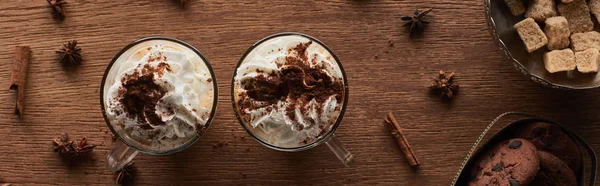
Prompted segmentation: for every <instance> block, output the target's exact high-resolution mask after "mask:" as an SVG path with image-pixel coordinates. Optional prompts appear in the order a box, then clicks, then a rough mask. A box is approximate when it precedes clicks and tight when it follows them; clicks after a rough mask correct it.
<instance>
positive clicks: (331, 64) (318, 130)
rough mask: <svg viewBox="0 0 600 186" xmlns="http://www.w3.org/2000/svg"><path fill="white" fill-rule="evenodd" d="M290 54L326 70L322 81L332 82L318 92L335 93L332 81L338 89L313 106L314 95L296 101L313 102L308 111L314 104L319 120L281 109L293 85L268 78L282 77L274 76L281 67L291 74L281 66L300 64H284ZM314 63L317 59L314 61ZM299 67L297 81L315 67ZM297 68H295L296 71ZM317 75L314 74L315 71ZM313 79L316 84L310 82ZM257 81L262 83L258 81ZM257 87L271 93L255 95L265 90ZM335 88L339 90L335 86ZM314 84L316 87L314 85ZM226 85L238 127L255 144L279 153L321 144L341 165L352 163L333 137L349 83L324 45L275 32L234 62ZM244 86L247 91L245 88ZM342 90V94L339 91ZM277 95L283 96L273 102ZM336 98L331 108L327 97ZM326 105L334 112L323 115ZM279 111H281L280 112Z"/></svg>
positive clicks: (304, 81) (346, 151)
mask: <svg viewBox="0 0 600 186" xmlns="http://www.w3.org/2000/svg"><path fill="white" fill-rule="evenodd" d="M298 47H300V48H301V49H299V48H298ZM302 47H304V48H302ZM294 50H296V51H294ZM309 50H310V52H311V54H314V55H309V52H307V51H309ZM300 53H302V54H300ZM291 54H294V55H297V56H296V58H295V59H303V60H304V61H305V62H304V64H309V62H308V61H311V60H312V65H313V67H309V68H321V67H322V68H323V69H321V70H324V71H325V70H328V71H327V72H326V74H328V76H325V77H329V78H330V79H331V80H332V81H331V82H329V83H331V84H329V85H327V84H326V83H325V84H326V85H323V84H321V86H322V88H320V89H319V91H327V90H326V89H334V88H333V87H334V82H337V84H336V85H337V86H335V87H338V88H337V89H336V90H339V92H336V91H334V94H333V95H331V94H327V96H328V99H327V100H326V101H324V102H322V103H318V102H317V101H316V100H317V98H316V96H315V97H313V98H308V99H307V100H305V101H304V102H305V103H301V104H306V102H307V101H309V100H313V101H315V103H314V104H312V101H311V102H310V103H309V106H308V107H311V108H312V107H313V106H315V107H314V108H315V110H313V111H314V112H315V113H316V112H319V113H320V114H318V116H319V117H317V116H314V115H313V116H312V117H311V116H308V117H306V115H302V116H298V115H297V112H299V111H294V112H292V111H289V110H288V109H289V108H288V107H286V106H281V105H284V104H285V105H294V104H295V103H291V102H289V100H295V99H296V98H291V96H288V95H287V94H288V93H289V90H291V89H293V87H294V86H295V84H287V85H285V84H286V83H281V81H278V80H274V81H273V80H268V79H270V78H271V79H272V78H276V79H277V78H279V77H281V76H284V75H282V73H276V72H277V71H279V72H283V71H284V69H287V70H292V71H293V69H294V68H296V67H293V66H294V65H291V66H292V67H289V66H288V67H289V68H288V67H286V64H293V63H296V64H300V63H298V62H297V61H296V62H290V61H294V59H292V60H288V58H287V57H286V56H287V55H291ZM302 56H304V57H302ZM281 60H283V61H281ZM318 60H322V61H321V62H320V63H319V62H318ZM272 61H274V62H272ZM278 61H279V62H278ZM296 66H297V65H296ZM300 66H302V68H304V70H300V71H301V72H302V74H303V75H304V76H302V78H305V77H306V72H305V71H306V70H309V71H310V72H309V73H313V71H314V69H312V70H311V69H308V68H307V65H300ZM296 69H297V70H298V68H296ZM317 70H318V69H317ZM330 73H331V74H334V75H336V76H335V77H334V75H331V74H330ZM317 74H319V73H318V72H317ZM265 75H266V76H265ZM238 76H239V77H238ZM313 76H315V75H311V77H313ZM311 77H309V78H311ZM320 77H324V76H320ZM336 78H337V79H336ZM253 79H256V80H253ZM258 79H262V80H258ZM323 79H324V78H323ZM323 79H320V80H318V81H319V82H321V83H322V82H324V81H323ZM313 80H314V81H317V80H316V79H314V78H313ZM258 81H263V82H262V83H261V82H258ZM269 81H273V82H276V83H274V84H271V85H268V84H269V83H268V82H269ZM282 81H283V80H282ZM291 81H293V80H289V81H287V82H291ZM306 81H307V80H302V83H303V84H301V85H302V86H305V85H306V86H307V87H308V86H309V85H307V83H306ZM243 82H249V83H243ZM277 82H278V83H277ZM296 82H297V81H296ZM261 84H262V86H265V87H269V88H267V89H270V90H266V93H264V92H262V93H261V92H260V91H264V89H263V90H260V88H257V87H258V86H260V85H261ZM265 84H267V85H265ZM299 84H300V83H299ZM340 84H341V86H339V85H340ZM316 85H317V84H315V85H313V86H316ZM231 86H232V88H231V95H232V96H231V100H232V103H233V108H234V110H235V113H236V117H237V119H238V121H239V122H240V124H241V125H242V127H243V128H244V129H245V130H246V132H248V134H250V135H251V136H252V137H253V138H254V139H255V140H256V141H258V142H259V143H260V144H262V145H264V146H266V147H269V148H271V149H275V150H279V151H286V152H297V151H303V150H308V149H311V148H313V147H316V146H318V145H320V144H322V143H325V144H327V146H328V147H329V148H330V149H331V150H332V151H333V153H334V154H335V155H336V157H337V158H338V159H339V160H341V161H342V163H343V164H344V165H345V166H347V167H349V166H351V165H353V163H354V156H353V155H352V154H351V153H350V152H349V151H348V150H346V148H345V147H344V146H343V145H342V143H341V142H340V141H339V140H338V139H337V138H336V136H335V135H334V132H335V130H336V129H337V127H338V126H339V124H340V123H341V121H342V118H343V116H344V112H345V111H346V105H347V103H348V82H347V78H346V74H345V72H344V69H343V67H342V64H341V63H340V60H339V59H338V58H337V56H336V55H335V54H334V53H333V52H332V51H331V49H329V48H328V47H327V46H326V45H325V44H324V43H323V42H321V41H319V40H317V39H316V38H314V37H312V36H309V35H306V34H301V33H293V32H285V33H278V34H274V35H271V36H268V37H266V38H263V39H261V40H259V41H258V42H256V43H255V44H254V45H252V46H251V47H250V48H249V49H248V50H247V51H246V53H245V54H244V55H243V56H242V57H241V59H240V61H239V63H238V64H237V66H236V70H235V72H234V73H233V80H232V83H231ZM275 86H277V87H278V88H273V87H275ZM281 86H283V87H284V88H280V87H281ZM329 86H332V87H329ZM285 87H288V88H285ZM246 88H248V90H247V89H246ZM252 89H256V90H259V93H256V91H255V90H252ZM307 90H308V92H309V94H310V95H315V94H316V93H315V92H316V91H315V92H311V91H310V88H307ZM313 91H314V90H313ZM341 91H343V93H342V92H341ZM276 92H285V93H276ZM252 95H254V96H255V98H252V99H250V98H248V97H250V96H252ZM277 95H279V96H281V95H285V96H283V97H279V98H273V97H274V96H277ZM261 96H262V98H261ZM286 96H287V97H286ZM338 96H340V97H341V96H343V97H341V98H342V100H341V101H340V100H337V99H335V104H331V103H333V102H334V99H332V97H334V98H337V97H338ZM321 97H323V96H321ZM263 98H265V99H270V98H273V100H270V101H268V100H267V101H265V99H263ZM298 99H299V98H298ZM296 100H297V99H296ZM275 102H277V103H275ZM326 103H329V104H326ZM338 103H339V104H338ZM319 104H322V105H323V106H317V105H319ZM331 105H335V106H334V107H333V108H335V109H333V111H331V110H330V109H329V110H330V112H327V114H325V113H326V112H325V110H326V109H324V108H332V107H331ZM326 106H330V107H326ZM282 107H286V108H285V109H282ZM292 107H293V106H292ZM318 107H320V108H321V110H320V111H318V109H316V108H318ZM299 108H300V107H294V108H291V109H296V110H299ZM283 110H286V111H283ZM256 113H257V114H256ZM286 113H287V114H286ZM290 113H295V114H296V115H294V114H291V116H289V115H288V114H290ZM305 113H306V114H307V113H309V111H306V112H305ZM322 116H325V119H323V117H322ZM299 117H303V119H300V118H299ZM305 117H306V118H305ZM282 118H283V119H282ZM286 118H287V119H286ZM300 120H303V122H304V124H302V126H300V125H301V124H299V122H300ZM317 120H318V122H317ZM306 124H308V125H306ZM323 125H324V126H323ZM307 126H308V127H307ZM308 136H310V137H308ZM305 137H306V138H305ZM288 142H292V143H288ZM296 142H298V143H296Z"/></svg>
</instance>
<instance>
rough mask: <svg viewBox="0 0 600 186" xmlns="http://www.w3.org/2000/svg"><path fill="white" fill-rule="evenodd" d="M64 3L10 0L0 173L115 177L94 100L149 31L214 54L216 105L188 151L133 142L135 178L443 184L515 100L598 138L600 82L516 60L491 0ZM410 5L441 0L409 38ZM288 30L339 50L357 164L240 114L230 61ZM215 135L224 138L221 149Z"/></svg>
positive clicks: (10, 176)
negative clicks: (272, 132) (78, 154)
mask: <svg viewBox="0 0 600 186" xmlns="http://www.w3.org/2000/svg"><path fill="white" fill-rule="evenodd" d="M67 1H68V2H69V4H67V5H66V6H65V9H66V14H67V17H66V19H65V20H64V21H62V22H60V21H56V20H54V19H52V17H51V9H50V8H49V7H48V4H47V2H46V1H44V0H14V1H3V2H2V3H0V44H1V45H0V49H1V50H0V61H1V62H0V65H1V66H0V102H1V103H2V104H1V105H0V136H1V140H0V183H13V184H14V185H114V174H112V173H110V172H109V171H108V170H107V168H106V166H105V165H106V160H105V159H106V155H107V153H108V152H109V150H110V149H111V148H112V140H111V134H110V132H109V130H108V128H107V127H106V124H105V122H104V120H103V118H102V113H101V111H100V103H99V96H100V95H99V86H100V80H101V78H102V75H103V73H104V70H105V68H106V66H107V64H108V63H109V62H110V60H111V59H112V57H113V56H114V55H115V54H116V53H117V52H118V51H119V50H120V49H121V48H122V47H124V46H125V45H127V44H128V43H130V42H132V41H134V40H136V39H139V38H142V37H145V36H153V35H163V36H171V37H175V38H179V39H182V40H184V41H187V42H188V43H190V44H192V45H194V46H196V47H197V48H198V49H200V50H201V51H202V52H203V53H204V55H206V57H207V58H208V59H209V60H210V63H211V64H212V66H213V68H214V69H215V71H216V74H217V82H218V85H219V86H218V87H219V90H220V91H219V92H220V95H219V107H218V110H217V115H216V119H215V120H214V122H213V123H212V126H211V128H210V129H209V130H208V132H207V133H206V134H205V135H204V136H202V137H201V139H200V140H199V141H198V142H197V143H196V144H194V145H193V146H192V147H190V148H189V149H187V150H185V151H183V152H180V153H177V154H173V155H168V156H151V155H145V154H141V155H139V156H138V157H137V158H136V159H135V162H136V164H135V167H137V175H136V177H135V180H134V183H135V184H136V185H301V184H302V185H309V184H310V185H346V184H349V185H374V184H381V185H449V184H450V183H451V181H452V179H453V177H454V175H455V174H456V172H457V170H458V168H459V166H460V164H461V162H462V160H463V158H464V157H465V155H466V153H467V151H468V150H469V149H470V148H471V146H472V145H473V142H474V141H475V139H477V137H478V136H479V134H480V133H481V132H482V131H483V129H484V128H485V126H486V125H487V124H488V123H489V122H490V121H491V120H492V119H493V118H495V117H496V116H497V115H499V114H501V113H503V112H506V111H514V110H518V111H525V112H530V113H535V114H540V115H543V116H546V117H549V118H551V119H555V120H557V121H559V122H562V123H565V124H566V125H568V126H569V127H571V128H572V129H574V130H575V131H576V132H577V133H579V134H580V135H581V136H583V137H584V138H585V139H587V140H588V141H589V142H590V143H591V144H592V146H593V147H594V148H595V149H600V135H598V134H599V133H600V120H599V119H600V116H599V115H598V112H600V104H599V103H600V91H599V90H598V89H595V90H586V91H564V90H553V89H549V88H545V87H543V86H542V85H538V84H536V83H535V82H533V81H531V80H529V79H527V78H525V77H524V76H523V75H521V74H520V73H519V72H517V71H516V70H515V69H514V68H513V67H512V65H511V64H510V63H509V62H508V61H507V60H506V59H505V58H504V56H503V55H502V53H501V52H500V51H499V49H498V48H497V47H496V45H495V44H494V43H493V41H492V40H491V36H490V34H489V33H488V30H487V26H486V22H485V20H484V15H483V14H484V13H483V1H481V0H468V1H463V0H451V1H439V0H398V1H393V0H329V1H321V0H302V1H284V0H273V1H267V0H188V2H189V3H188V4H187V6H186V7H185V8H181V7H179V6H178V3H177V2H176V1H171V0H145V1H141V0H119V1H111V0H67ZM415 7H423V8H428V7H432V8H434V10H433V11H432V12H431V13H430V14H429V15H428V20H430V21H431V22H432V23H431V24H430V26H429V27H428V28H427V31H426V33H425V34H424V35H422V36H421V37H416V38H413V39H409V37H408V32H407V30H406V28H404V27H402V24H403V22H402V21H401V20H400V17H401V16H404V15H409V14H411V13H412V12H413V11H414V8H415ZM287 31H294V32H302V33H306V34H309V35H312V36H315V37H317V38H319V39H320V40H322V41H323V42H325V43H326V44H327V45H329V46H330V47H331V48H332V50H333V51H334V52H335V53H336V54H337V55H338V57H339V58H340V60H341V61H342V63H343V65H344V68H345V69H346V71H347V74H348V81H349V85H350V97H349V106H348V110H347V112H346V116H345V118H344V120H343V123H342V124H341V125H340V127H339V128H338V130H337V132H336V135H337V136H338V137H339V138H340V140H341V141H342V142H343V143H344V144H345V145H346V147H347V148H348V150H350V151H351V152H352V153H353V154H354V156H355V158H356V159H355V160H356V166H355V167H352V168H345V167H344V166H343V165H342V164H341V163H340V162H339V161H338V160H337V159H336V158H335V156H334V155H333V153H331V152H330V151H329V149H328V148H327V147H326V146H324V145H321V146H318V147H316V148H314V149H311V150H307V151H302V152H297V153H285V152H278V151H275V150H271V149H269V148H267V147H264V146H262V145H260V144H259V143H257V142H256V141H255V140H254V139H252V138H251V137H250V136H249V135H248V134H247V133H246V132H245V131H244V129H243V128H242V127H241V126H240V125H239V123H238V121H237V120H236V119H235V116H234V112H233V110H232V108H231V103H230V96H231V95H230V92H229V91H230V81H231V76H232V72H233V70H234V68H235V65H236V63H237V62H238V60H239V58H240V57H241V55H242V54H243V53H244V52H245V51H246V49H248V48H249V47H250V45H252V44H253V43H254V42H256V41H258V40H259V39H261V38H263V37H265V36H268V35H270V34H274V33H278V32H287ZM71 39H77V40H78V41H79V43H80V46H81V47H82V49H83V52H82V55H83V57H84V60H85V61H83V63H82V65H81V66H79V67H77V68H75V69H65V68H63V67H62V66H61V65H60V63H59V62H58V55H57V54H56V53H55V52H54V51H55V50H56V49H58V48H60V45H61V44H63V43H66V42H67V41H68V40H71ZM388 41H393V42H394V45H393V46H390V45H389V44H388ZM17 45H28V46H30V47H31V49H32V53H33V57H32V62H31V64H30V66H29V74H28V77H27V78H28V81H27V95H26V96H27V97H26V102H25V108H24V114H23V118H21V119H18V118H17V117H16V116H14V115H13V112H14V110H13V109H14V102H15V99H16V94H15V92H14V91H10V90H8V87H9V81H8V80H9V78H10V69H11V68H12V67H11V64H12V60H13V51H14V47H15V46H17ZM438 70H447V71H456V74H457V81H458V82H459V84H460V85H461V92H460V93H459V95H458V96H457V97H456V99H455V100H454V101H453V102H451V103H446V102H443V101H441V99H439V98H438V97H435V96H432V95H431V94H429V92H428V89H427V88H426V86H428V85H429V84H430V82H431V79H430V78H432V77H434V76H436V75H437V73H438ZM389 111H392V112H393V113H394V114H395V116H396V118H397V119H398V122H399V123H400V124H401V125H402V126H403V127H404V128H405V129H404V132H405V133H406V135H407V138H408V140H409V141H410V143H411V145H412V147H413V148H414V151H415V153H416V154H417V155H418V157H419V160H420V161H421V163H422V165H421V167H420V168H419V169H417V170H414V169H412V168H411V167H410V166H409V165H408V163H407V161H406V159H405V158H404V157H403V156H402V154H401V152H400V149H399V148H398V147H397V145H396V143H395V142H394V138H393V137H392V136H391V135H390V134H389V132H388V131H387V128H386V127H387V126H386V125H385V124H384V123H383V118H384V117H385V115H386V114H387V112H389ZM508 121H510V120H507V121H505V122H504V123H502V124H506V122H508ZM498 129H499V127H496V128H494V131H496V130H498ZM61 132H68V133H69V134H70V135H71V136H72V137H75V138H80V137H82V136H87V137H88V139H89V142H90V143H93V144H97V145H99V146H98V147H97V149H96V150H94V152H93V154H92V158H91V159H90V160H89V161H84V162H80V163H77V164H69V163H67V162H64V161H62V160H61V159H60V158H59V156H58V155H57V154H55V153H54V152H53V151H52V145H51V140H52V139H53V138H55V137H58V136H59V135H60V134H61ZM219 142H227V143H228V145H226V146H223V147H220V148H213V145H214V144H217V143H219Z"/></svg>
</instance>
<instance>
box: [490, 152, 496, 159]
mask: <svg viewBox="0 0 600 186" xmlns="http://www.w3.org/2000/svg"><path fill="white" fill-rule="evenodd" d="M495 155H496V153H494V152H489V153H488V156H489V157H490V158H493V157H494V156H495Z"/></svg>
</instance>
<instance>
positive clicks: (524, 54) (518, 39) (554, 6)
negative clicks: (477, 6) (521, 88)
mask: <svg viewBox="0 0 600 186" xmlns="http://www.w3.org/2000/svg"><path fill="white" fill-rule="evenodd" d="M484 6H485V7H484V8H485V15H486V20H487V22H488V27H489V30H490V32H491V34H492V36H493V38H494V40H495V42H496V43H497V44H498V47H499V48H500V50H502V51H503V52H504V54H505V56H506V57H507V58H508V59H509V60H510V61H511V62H512V63H513V65H514V67H515V68H517V70H518V71H520V72H522V73H523V74H524V75H526V76H528V77H530V78H531V79H532V80H534V81H536V82H538V83H541V84H543V85H546V86H549V87H552V88H562V89H590V88H597V87H600V74H598V65H599V63H600V52H599V50H600V33H599V32H598V31H599V30H600V29H598V21H597V19H598V18H600V0H484Z"/></svg>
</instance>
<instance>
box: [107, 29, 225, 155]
mask: <svg viewBox="0 0 600 186" xmlns="http://www.w3.org/2000/svg"><path fill="white" fill-rule="evenodd" d="M151 40H165V41H171V42H174V43H177V44H180V45H183V46H184V47H187V48H189V49H190V50H192V51H194V53H195V54H196V55H198V56H199V57H200V58H201V59H202V61H203V62H204V64H205V65H206V68H207V69H208V71H209V72H210V75H211V78H212V82H213V92H214V95H215V96H213V105H212V109H211V111H210V115H209V117H208V120H206V124H205V125H204V127H203V129H202V130H200V131H198V133H197V134H196V135H195V136H194V138H192V139H191V140H189V141H187V142H186V143H185V144H183V145H181V146H179V147H177V148H174V149H169V150H150V149H144V148H140V147H138V146H136V145H134V144H130V143H129V142H128V141H127V140H123V139H122V137H121V136H120V135H119V133H118V132H117V131H116V130H115V129H114V128H113V126H112V125H111V123H110V120H109V119H108V117H107V116H106V108H105V105H104V86H106V80H107V76H108V74H109V72H110V70H111V69H112V67H113V65H114V64H115V62H116V61H117V59H119V57H121V55H122V54H123V53H125V52H126V51H127V50H129V49H130V48H132V47H134V46H136V45H138V44H140V43H143V42H146V41H151ZM218 95H219V93H218V86H217V79H216V76H215V73H214V70H213V68H212V66H211V65H210V63H209V61H208V59H207V58H206V57H204V55H203V54H202V53H201V52H200V51H199V50H198V49H196V47H194V46H192V45H191V44H189V43H187V42H185V41H182V40H179V39H176V38H173V37H167V36H149V37H144V38H141V39H138V40H135V41H133V42H131V43H130V44H128V45H127V46H125V47H124V48H123V49H121V50H120V51H119V52H118V53H117V54H116V55H115V56H114V57H113V58H112V60H111V61H110V63H109V64H108V66H107V67H106V70H105V71H104V75H103V76H102V83H101V84H100V106H101V109H102V116H103V117H104V121H105V122H106V125H107V126H108V128H109V129H110V131H111V132H112V133H113V134H115V136H116V137H117V138H119V141H121V142H123V143H124V144H125V145H127V146H128V147H131V148H133V149H135V150H137V151H140V152H142V153H145V154H151V155H167V154H173V153H176V152H180V151H183V150H185V149H187V148H189V147H190V146H192V145H193V144H194V143H196V141H198V139H199V138H200V136H202V135H203V134H204V133H205V132H206V131H207V130H208V127H209V126H210V124H211V123H212V120H213V119H214V118H215V114H216V110H217V105H218V104H217V103H218V97H219V96H218Z"/></svg>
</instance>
